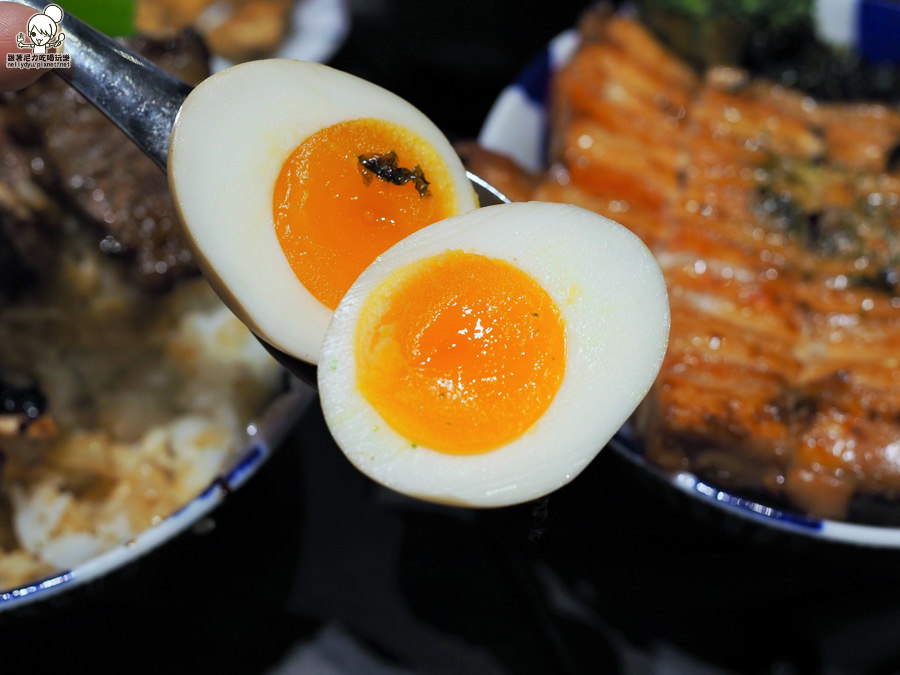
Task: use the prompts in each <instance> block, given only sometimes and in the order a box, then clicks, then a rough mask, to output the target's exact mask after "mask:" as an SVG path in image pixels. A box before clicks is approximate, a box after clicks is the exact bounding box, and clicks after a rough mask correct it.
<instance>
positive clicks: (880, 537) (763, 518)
mask: <svg viewBox="0 0 900 675" xmlns="http://www.w3.org/2000/svg"><path fill="white" fill-rule="evenodd" d="M815 25H816V29H817V31H818V33H819V35H820V36H821V38H822V39H823V40H825V41H827V42H829V43H831V44H836V45H843V46H846V47H850V48H855V49H858V50H859V51H860V53H861V54H862V55H863V56H865V57H867V58H871V59H873V60H876V61H880V62H883V61H893V62H897V63H900V4H898V3H895V2H890V1H888V0H817V2H816V4H815ZM577 45H578V35H577V32H576V31H575V30H574V29H573V30H569V31H566V32H564V33H562V34H560V35H558V36H557V37H556V38H555V39H553V40H552V41H551V42H550V43H549V44H548V45H547V47H546V48H545V49H544V50H543V51H542V52H541V53H540V54H538V55H537V56H536V57H535V58H534V59H533V60H532V61H531V62H529V63H528V64H527V65H526V67H525V68H524V69H523V70H522V71H521V72H520V74H519V76H518V77H517V78H516V80H515V81H514V82H513V83H512V84H510V85H509V86H507V87H506V88H505V89H504V90H503V91H502V92H501V93H500V96H499V97H498V98H497V100H496V101H495V103H494V105H493V106H492V108H491V110H490V112H489V114H488V116H487V118H486V119H485V123H484V125H483V127H482V129H481V133H480V134H479V138H478V140H479V143H480V144H481V145H482V146H484V147H486V148H488V149H490V150H495V151H497V152H500V153H502V154H505V155H507V156H508V157H511V158H512V159H514V160H515V161H516V162H518V163H519V164H520V165H521V166H522V167H524V168H526V169H529V170H532V171H538V170H540V169H541V168H542V167H543V166H544V157H545V155H546V153H545V144H546V139H547V117H546V108H545V102H546V101H547V93H548V86H549V81H550V78H551V76H552V74H553V73H554V71H555V70H556V69H558V68H559V67H560V66H561V65H562V64H563V63H565V61H566V60H567V59H568V58H569V57H570V56H571V54H572V53H573V51H574V50H575V48H576V47H577ZM610 447H611V448H612V449H613V450H614V451H615V452H617V453H619V454H621V455H622V456H623V457H625V458H626V459H628V460H629V461H631V462H633V463H634V464H636V465H637V466H638V467H640V469H641V470H643V471H645V472H647V473H649V474H651V475H652V476H654V477H655V478H657V479H658V480H659V481H660V482H662V483H663V484H665V485H666V486H668V488H667V489H674V490H677V491H679V492H682V493H685V494H687V495H689V496H690V497H691V498H694V499H696V500H699V501H700V502H702V503H705V504H708V505H710V506H711V507H713V508H715V509H717V510H721V511H723V512H725V513H726V514H730V515H733V516H736V517H739V518H743V519H748V520H750V521H752V522H754V523H756V524H759V525H763V526H767V527H772V528H777V529H778V530H782V531H786V532H790V533H793V534H799V535H804V536H808V537H814V538H817V539H821V540H826V541H834V542H841V543H847V544H854V545H863V546H878V547H890V548H900V527H887V526H876V525H866V524H858V523H853V522H842V521H834V520H823V519H815V518H808V517H806V516H804V515H802V514H800V513H796V512H792V511H790V510H787V509H785V508H783V507H780V506H773V505H771V504H766V503H765V502H764V501H757V500H755V499H752V498H748V497H746V496H742V495H739V494H733V493H731V492H729V491H727V490H723V489H720V488H718V487H716V486H714V485H711V484H709V483H707V482H705V481H703V480H701V479H700V478H698V477H697V476H695V475H693V474H690V473H687V472H681V473H674V474H672V473H666V472H663V471H661V470H660V469H658V468H656V467H654V466H652V465H651V464H649V463H648V462H646V461H645V459H644V453H643V449H642V447H641V444H640V443H639V442H638V441H637V440H636V439H635V438H634V436H633V434H632V432H631V430H630V428H629V427H627V426H626V427H625V428H623V429H622V430H621V431H620V432H619V433H618V434H617V435H616V436H615V437H614V438H613V440H612V441H611V442H610ZM897 509H898V511H900V504H898V505H897Z"/></svg>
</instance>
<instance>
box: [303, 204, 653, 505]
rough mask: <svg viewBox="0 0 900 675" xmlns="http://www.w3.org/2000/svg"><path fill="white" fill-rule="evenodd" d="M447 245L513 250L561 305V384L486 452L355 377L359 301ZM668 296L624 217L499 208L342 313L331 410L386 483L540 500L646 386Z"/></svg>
mask: <svg viewBox="0 0 900 675" xmlns="http://www.w3.org/2000/svg"><path fill="white" fill-rule="evenodd" d="M448 250H463V251H465V252H471V253H477V254H482V255H485V256H488V257H491V258H496V259H501V260H505V261H506V262H508V263H511V264H513V265H515V266H517V267H518V268H519V269H521V270H523V271H524V272H526V273H527V274H529V275H530V276H531V277H532V278H533V279H534V280H536V281H537V282H538V283H539V284H540V285H541V286H542V287H543V288H544V290H546V291H547V293H548V294H549V295H550V297H551V298H552V299H553V300H554V302H555V303H556V304H557V306H558V307H559V310H560V313H561V316H562V318H563V321H564V324H565V330H566V345H567V346H566V350H567V363H566V368H565V372H564V375H563V380H562V384H561V385H560V388H559V391H558V392H557V394H556V396H555V398H554V399H553V402H552V403H551V404H550V407H549V408H548V410H547V411H546V412H545V413H544V415H543V416H542V417H541V418H540V419H539V420H538V421H537V422H536V423H535V424H534V425H533V426H532V427H531V428H530V429H529V430H528V431H527V432H526V433H525V434H524V435H522V436H521V437H519V438H518V439H516V440H514V441H512V442H510V443H508V444H506V445H505V446H503V447H501V448H499V449H496V450H493V451H490V452H486V453H482V454H475V455H450V454H445V453H441V452H437V451H434V450H432V449H429V448H427V447H422V446H418V447H414V446H413V444H412V443H411V442H410V440H409V439H407V438H404V437H403V436H401V435H400V434H399V433H397V432H396V431H395V430H394V429H392V428H391V427H390V426H389V425H388V424H386V423H385V421H384V420H383V419H382V418H381V417H380V415H379V414H378V412H377V411H376V410H375V408H373V407H372V405H370V404H369V403H368V402H367V401H366V400H365V398H363V396H362V395H361V393H360V392H359V390H358V389H357V385H356V371H357V365H356V361H355V356H354V333H355V329H356V325H357V321H358V318H359V314H360V309H361V307H362V305H363V303H364V301H365V299H366V298H367V297H368V295H369V294H370V293H371V292H372V291H373V289H375V288H376V287H377V286H378V285H379V284H380V283H381V282H382V281H383V280H384V279H385V278H387V277H388V276H389V275H391V274H392V273H393V272H394V271H395V270H397V269H398V268H401V267H403V266H405V265H407V264H409V263H412V262H414V261H416V260H421V259H423V258H428V257H431V256H434V255H437V254H439V253H443V252H445V251H448ZM668 334H669V304H668V296H667V291H666V286H665V282H664V280H663V277H662V274H661V272H660V269H659V266H658V265H657V263H656V261H655V259H654V258H653V256H652V254H651V253H650V251H649V250H648V249H647V248H646V246H644V244H643V243H642V242H641V241H640V240H639V239H638V238H637V237H636V236H635V235H634V234H632V233H631V232H630V231H629V230H627V229H626V228H624V227H622V226H621V225H619V224H617V223H615V222H613V221H611V220H608V219H606V218H604V217H602V216H599V215H597V214H595V213H593V212H589V211H586V210H584V209H581V208H579V207H576V206H571V205H563V204H549V203H541V202H530V203H519V204H504V205H500V206H490V207H485V208H482V209H478V210H476V211H472V212H469V213H467V214H463V215H460V216H456V217H453V218H449V219H447V220H443V221H441V222H439V223H435V224H433V225H430V226H428V227H426V228H424V229H422V230H420V231H419V232H416V233H414V234H413V235H411V236H409V237H407V238H406V239H404V240H403V241H401V242H399V243H398V244H396V245H395V246H393V247H391V248H390V249H389V250H388V251H387V252H385V253H384V254H383V255H382V256H380V257H379V258H378V259H376V261H375V262H374V263H373V264H372V265H371V266H370V267H369V268H368V269H366V270H365V271H364V272H363V273H362V274H361V275H360V277H359V278H358V279H357V281H356V283H355V284H354V285H353V286H352V287H351V289H350V290H349V292H348V293H347V294H346V295H345V297H344V299H343V300H342V302H341V303H340V305H339V306H338V308H337V310H336V311H335V312H334V315H333V317H332V320H331V323H330V325H329V327H328V330H327V331H326V336H325V340H324V343H323V346H322V351H321V359H320V362H319V368H318V387H319V395H320V401H321V405H322V409H323V411H324V415H325V419H326V422H327V424H328V427H329V429H330V431H331V434H332V436H333V437H334V439H335V441H336V442H337V444H338V445H339V446H340V448H341V449H342V451H343V452H344V453H345V454H346V456H347V457H348V458H349V460H350V461H351V462H352V463H353V464H354V465H355V466H356V467H357V468H359V469H360V470H361V471H362V472H363V473H365V474H367V475H368V476H369V477H371V478H372V479H374V480H375V481H377V482H379V483H381V484H383V485H385V486H387V487H389V488H391V489H393V490H396V491H398V492H401V493H405V494H408V495H411V496H414V497H418V498H421V499H425V500H429V501H436V502H442V503H448V504H458V505H467V506H476V507H496V506H504V505H510V504H516V503H520V502H524V501H528V500H531V499H536V498H538V497H540V496H542V495H545V494H548V493H550V492H552V491H553V490H556V489H557V488H559V487H561V486H563V485H565V484H566V483H568V482H569V481H571V480H572V479H573V478H575V476H577V475H578V474H579V473H580V472H581V471H582V470H583V469H584V468H585V467H586V466H587V465H588V463H589V462H590V461H591V460H592V459H593V458H594V457H595V456H596V455H597V453H598V452H599V451H600V450H601V449H602V448H603V446H604V445H605V444H606V442H607V441H608V440H609V439H610V438H611V437H612V436H613V434H614V433H615V432H616V431H617V430H618V429H619V428H620V427H621V426H622V424H623V423H624V422H625V421H626V420H627V419H628V417H629V416H630V415H631V413H632V412H633V411H634V409H635V408H636V407H637V405H638V403H639V402H640V401H641V400H642V398H643V397H644V396H645V395H646V393H647V391H648V390H649V388H650V386H651V385H652V383H653V381H654V379H655V378H656V375H657V372H658V370H659V367H660V365H661V363H662V359H663V356H664V354H665V351H666V346H667V341H668Z"/></svg>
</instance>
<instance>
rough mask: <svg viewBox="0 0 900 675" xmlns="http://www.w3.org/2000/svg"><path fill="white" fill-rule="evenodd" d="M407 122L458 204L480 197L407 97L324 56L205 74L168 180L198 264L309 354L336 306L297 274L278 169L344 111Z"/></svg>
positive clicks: (266, 326) (313, 358)
mask: <svg viewBox="0 0 900 675" xmlns="http://www.w3.org/2000/svg"><path fill="white" fill-rule="evenodd" d="M365 117H371V118H377V119H382V120H386V121H390V122H393V123H394V124H397V125H399V126H401V127H404V128H406V129H408V130H409V131H411V132H413V133H414V134H416V135H418V136H419V137H421V138H422V139H424V140H425V141H426V142H428V143H429V144H430V145H431V146H432V147H433V148H434V149H435V151H436V152H437V153H438V154H439V155H440V156H441V157H442V158H443V159H444V161H445V162H446V164H447V167H448V171H449V173H450V176H451V178H452V180H453V184H454V186H455V188H456V198H457V202H458V210H459V212H464V211H467V210H470V209H472V208H474V207H475V198H474V194H473V192H472V189H471V186H470V184H469V181H468V179H467V178H466V172H465V168H464V167H463V165H462V162H461V161H460V160H459V158H458V156H457V155H456V153H455V152H454V150H453V148H452V146H451V145H450V142H449V141H448V140H447V139H446V137H445V136H444V135H443V134H442V133H441V132H440V130H438V129H437V127H436V126H435V125H434V124H433V123H432V122H431V121H430V120H429V119H428V118H427V117H426V116H425V115H424V114H422V113H421V112H419V111H418V110H417V109H416V108H414V107H413V106H412V105H410V104H409V103H408V102H407V101H405V100H403V99H402V98H400V97H398V96H396V95H394V94H392V93H390V92H388V91H386V90H384V89H382V88H380V87H378V86H376V85H374V84H372V83H370V82H367V81H365V80H362V79H360V78H357V77H355V76H352V75H349V74H347V73H344V72H341V71H338V70H335V69H333V68H330V67H328V66H325V65H322V64H318V63H311V62H305V61H293V60H289V59H269V60H261V61H252V62H248V63H244V64H240V65H237V66H234V67H232V68H229V69H227V70H225V71H222V72H220V73H218V74H216V75H214V76H212V77H210V78H209V79H207V80H205V81H204V82H202V83H201V84H200V85H199V86H198V87H197V88H196V89H195V90H194V91H193V92H191V94H190V95H189V96H188V98H187V100H186V101H185V103H184V105H183V106H182V108H181V110H180V111H179V114H178V119H177V120H176V123H175V129H174V131H173V135H172V140H171V145H170V151H169V181H170V184H171V188H172V193H173V195H174V197H175V203H176V205H177V206H178V209H179V212H180V215H181V218H182V221H183V223H184V225H185V229H186V232H187V234H188V236H189V239H190V240H191V243H192V245H193V247H194V249H195V252H196V253H197V257H198V259H199V263H200V266H201V268H202V270H203V272H204V274H205V275H206V276H207V278H208V279H209V280H210V282H211V283H212V284H213V286H214V288H215V289H216V291H217V293H219V295H220V296H221V297H222V299H223V300H224V301H225V302H226V304H227V305H228V307H229V308H230V309H231V310H232V311H233V312H234V313H235V314H237V315H238V316H239V317H240V318H241V320H242V321H244V323H246V324H247V325H248V326H249V327H250V328H251V329H252V330H253V331H254V332H255V333H257V334H258V335H260V336H261V337H263V338H265V339H266V340H267V341H269V342H270V343H271V344H273V345H274V346H276V347H278V348H279V349H281V350H282V351H285V352H287V353H289V354H291V355H293V356H296V357H297V358H300V359H302V360H304V361H307V362H309V363H316V362H317V361H318V353H319V346H320V344H321V340H322V336H323V335H324V332H325V328H326V326H327V325H328V321H329V319H330V317H331V310H330V309H329V308H328V307H326V306H325V305H323V304H322V303H321V302H319V301H318V300H317V299H316V298H314V297H313V296H312V295H311V294H310V293H309V292H308V291H307V290H306V288H305V287H304V286H303V285H302V284H301V283H300V282H299V281H298V280H297V278H296V276H295V275H294V272H293V270H292V269H291V267H290V264H289V263H288V261H287V259H286V257H285V256H284V254H283V252H282V250H281V245H280V243H279V241H278V238H277V235H276V232H275V227H274V217H273V193H274V185H275V180H276V178H277V176H278V173H279V171H280V170H281V167H282V165H283V164H284V162H285V160H286V159H287V158H288V156H290V154H291V153H292V152H293V151H294V149H295V148H296V147H297V146H298V145H300V143H302V142H303V141H304V140H306V139H307V138H308V137H309V136H311V135H312V134H314V133H316V132H317V131H319V130H320V129H322V128H324V127H328V126H331V125H333V124H337V123H338V122H342V121H345V120H351V119H359V118H365Z"/></svg>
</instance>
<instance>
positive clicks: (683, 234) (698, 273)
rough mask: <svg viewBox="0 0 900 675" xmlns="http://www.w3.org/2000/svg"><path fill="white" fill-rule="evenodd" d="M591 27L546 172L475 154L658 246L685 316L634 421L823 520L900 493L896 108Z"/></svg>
mask: <svg viewBox="0 0 900 675" xmlns="http://www.w3.org/2000/svg"><path fill="white" fill-rule="evenodd" d="M581 32H582V42H581V46H580V48H579V50H578V52H577V53H576V54H575V56H574V57H573V59H572V60H571V62H569V63H568V64H567V65H566V66H565V67H564V68H563V69H562V70H561V71H560V72H559V73H558V75H557V77H556V79H555V81H554V83H553V97H552V109H551V140H550V157H549V159H550V162H549V165H550V169H549V170H548V171H547V172H546V173H544V174H541V175H528V174H526V173H524V172H523V171H522V170H521V169H519V168H518V167H516V166H514V165H513V164H512V163H511V162H510V161H509V160H507V159H504V158H503V157H499V156H496V155H493V154H492V153H489V152H487V151H484V150H483V149H479V148H478V147H473V146H471V145H469V146H462V147H460V151H461V154H462V155H463V156H464V157H466V158H467V159H468V161H469V164H470V167H471V168H472V169H473V170H474V171H476V172H477V173H479V174H480V175H483V176H484V177H485V178H486V179H487V180H489V181H491V182H493V183H494V184H496V185H498V186H499V187H500V188H501V189H504V190H506V191H507V193H508V194H510V195H511V196H513V198H516V199H540V200H547V201H563V202H570V203H575V204H579V205H581V206H584V207H587V208H590V209H593V210H595V211H598V212H600V213H602V214H604V215H606V216H609V217H611V218H613V219H615V220H618V221H619V222H621V223H622V224H624V225H626V226H627V227H629V228H631V229H632V230H633V231H634V232H635V233H636V234H638V235H639V236H640V237H641V238H642V239H643V240H644V242H645V243H647V245H648V246H650V247H651V249H652V250H653V251H654V253H655V254H656V256H657V258H658V260H659V262H660V264H661V266H662V268H663V271H664V274H665V276H666V279H667V282H668V288H669V295H670V302H671V311H672V329H671V338H670V345H669V350H668V354H667V357H666V359H665V362H664V364H663V366H662V370H661V372H660V374H659V377H658V380H657V382H656V384H655V386H654V387H653V389H652V391H651V392H650V394H649V395H648V397H647V398H646V400H645V401H644V403H643V404H642V406H641V407H640V408H639V410H638V412H637V413H636V415H635V418H634V425H635V429H636V432H637V433H638V435H639V437H640V438H641V440H642V442H643V443H644V444H645V446H646V452H647V457H648V459H649V461H651V462H653V463H655V464H657V465H659V466H661V467H664V468H666V469H671V470H685V469H686V470H690V471H692V472H694V473H696V474H698V475H700V476H702V477H705V478H707V479H709V480H713V481H715V482H716V484H718V485H721V486H723V487H728V488H731V489H735V488H737V489H746V490H751V491H761V492H763V493H764V494H766V495H768V496H769V497H770V498H775V499H778V500H783V501H784V502H786V503H788V504H789V505H791V506H792V507H794V508H796V509H799V510H801V511H803V512H806V513H808V514H810V515H812V516H817V517H830V518H843V517H845V516H846V514H847V509H848V505H849V503H850V500H851V498H853V496H854V495H857V494H867V495H876V496H878V497H882V496H883V497H886V498H896V497H898V496H900V173H898V171H897V166H896V164H897V163H898V162H897V156H898V154H900V153H898V143H900V112H898V111H897V110H896V109H893V108H891V107H888V106H885V105H880V104H874V103H873V104H868V103H867V104H851V103H827V104H826V103H823V102H819V101H816V100H813V99H812V98H810V97H809V96H806V95H804V94H803V93H800V92H798V91H792V90H789V89H786V88H784V87H781V86H776V85H774V84H772V83H770V82H766V81H761V80H758V79H753V78H751V77H750V76H749V75H748V74H747V73H746V72H743V71H741V70H739V69H734V68H725V67H720V68H714V69H711V70H709V71H708V72H706V73H703V74H697V73H695V72H694V71H692V70H691V69H690V68H689V67H688V66H687V65H685V64H684V63H682V62H681V61H679V60H678V59H677V58H676V57H675V56H673V54H671V53H669V52H668V51H667V50H666V48H665V47H664V46H662V45H661V44H660V43H659V42H657V41H656V39H655V38H654V37H653V36H652V35H651V34H650V33H649V32H647V31H646V30H645V29H644V28H643V27H642V26H641V25H640V24H639V23H637V22H635V21H633V20H631V19H628V18H625V17H622V16H609V15H592V16H591V15H589V16H588V17H587V18H586V19H585V21H584V23H583V25H582V26H581Z"/></svg>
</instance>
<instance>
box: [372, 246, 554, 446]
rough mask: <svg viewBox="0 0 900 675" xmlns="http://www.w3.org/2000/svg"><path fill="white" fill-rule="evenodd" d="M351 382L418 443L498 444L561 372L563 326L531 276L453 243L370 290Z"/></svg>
mask: <svg viewBox="0 0 900 675" xmlns="http://www.w3.org/2000/svg"><path fill="white" fill-rule="evenodd" d="M354 349H355V355H356V366H357V386H358V388H359V390H360V391H361V393H362V395H363V396H364V397H365V398H366V400H367V401H368V402H369V403H370V404H371V405H372V406H373V407H374V408H375V409H376V410H377V411H378V413H379V414H380V415H381V417H382V418H383V419H384V420H385V421H386V422H387V423H388V424H389V425H390V426H391V427H392V428H393V429H394V430H396V431H397V432H399V433H400V434H402V435H403V436H404V437H405V438H408V439H409V440H410V441H411V443H413V444H414V445H421V446H426V447H428V448H431V449H433V450H437V451H440V452H444V453H450V454H459V455H463V454H475V453H482V452H487V451H490V450H494V449H496V448H498V447H500V446H501V445H503V444H505V443H508V442H510V441H513V440H515V439H516V438H518V437H520V436H521V435H522V434H524V433H525V432H526V431H527V430H528V429H529V428H530V427H531V426H532V425H533V424H534V423H535V421H537V420H538V418H540V417H541V415H542V414H543V413H544V412H545V411H546V410H547V407H548V406H549V405H550V403H551V401H552V400H553V397H554V396H555V395H556V392H557V390H558V389H559V386H560V383H561V382H562V378H563V373H564V371H565V363H566V336H565V328H564V324H563V321H562V318H561V316H560V313H559V309H558V308H557V306H556V304H555V303H554V302H553V300H552V299H551V298H550V296H549V295H548V294H547V292H546V291H545V290H544V289H543V288H542V287H541V286H540V285H539V284H538V283H537V282H536V281H535V280H534V279H532V278H531V277H530V276H528V275H527V274H526V273H524V272H522V271H521V270H520V269H518V268H516V267H514V266H513V265H510V264H509V263H507V262H504V261H502V260H496V259H492V258H488V257H485V256H482V255H477V254H472V253H464V252H462V251H450V252H447V253H443V254H440V255H438V256H435V257H432V258H428V259H426V260H424V261H419V262H416V263H412V264H410V265H407V266H406V267H403V268H401V269H400V270H398V271H397V272H394V273H393V274H392V275H391V276H390V277H389V278H388V279H387V280H386V281H384V282H382V283H381V284H380V285H379V286H378V287H377V288H376V289H375V291H374V292H373V293H372V294H371V295H370V296H369V297H368V298H367V299H366V301H365V303H364V305H363V307H362V310H361V314H360V322H359V324H358V325H357V332H356V335H355V347H354Z"/></svg>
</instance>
